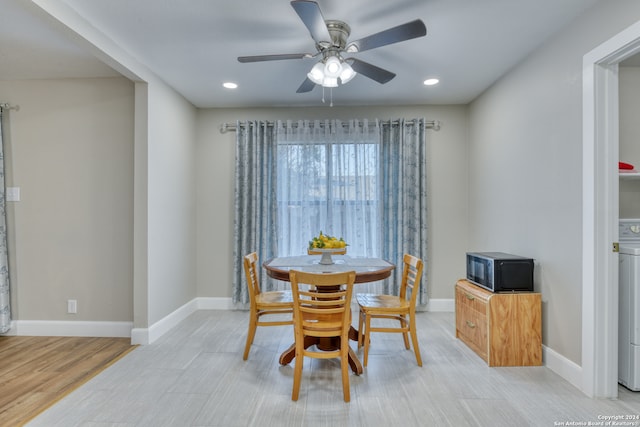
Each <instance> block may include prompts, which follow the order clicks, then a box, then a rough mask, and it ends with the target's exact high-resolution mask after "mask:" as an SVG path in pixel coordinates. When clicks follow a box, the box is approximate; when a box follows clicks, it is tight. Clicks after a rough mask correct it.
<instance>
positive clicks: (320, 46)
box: [238, 0, 427, 93]
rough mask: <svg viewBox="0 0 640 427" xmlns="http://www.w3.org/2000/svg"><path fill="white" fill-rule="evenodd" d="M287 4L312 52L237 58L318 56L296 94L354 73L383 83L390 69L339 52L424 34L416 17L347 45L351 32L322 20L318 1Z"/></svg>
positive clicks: (331, 85) (344, 80)
mask: <svg viewBox="0 0 640 427" xmlns="http://www.w3.org/2000/svg"><path fill="white" fill-rule="evenodd" d="M291 6H292V7H293V9H294V10H295V11H296V13H297V14H298V16H299V17H300V19H301V20H302V22H303V23H304V25H305V26H306V27H307V29H308V30H309V33H310V35H311V38H312V39H313V40H314V41H315V45H316V51H317V52H316V53H315V54H311V53H294V54H276V55H256V56H239V57H238V61H240V62H243V63H246V62H261V61H277V60H287V59H306V58H314V57H317V56H322V60H321V61H319V62H318V63H316V64H315V65H314V66H313V68H311V70H310V71H309V73H307V78H306V79H305V80H304V81H303V82H302V84H301V85H300V87H299V88H298V90H297V91H296V92H297V93H305V92H310V91H312V90H313V88H314V87H315V86H316V85H318V86H322V87H329V88H334V87H338V79H340V83H342V84H345V83H347V82H349V81H350V80H352V79H353V78H354V77H355V76H356V75H357V74H362V75H363V76H365V77H368V78H370V79H372V80H375V81H377V82H378V83H380V84H385V83H387V82H388V81H390V80H391V79H393V78H394V77H395V76H396V75H395V74H394V73H392V72H391V71H388V70H385V69H383V68H380V67H377V66H375V65H372V64H369V63H367V62H364V61H361V60H359V59H356V58H353V57H349V58H343V56H342V54H348V55H355V54H357V53H359V52H363V51H366V50H370V49H375V48H378V47H382V46H386V45H389V44H393V43H398V42H401V41H405V40H410V39H414V38H418V37H423V36H425V35H426V34H427V28H426V27H425V25H424V23H423V22H422V21H421V20H420V19H416V20H414V21H411V22H407V23H406V24H402V25H398V26H396V27H393V28H389V29H387V30H384V31H380V32H378V33H375V34H372V35H370V36H368V37H364V38H362V39H360V40H356V41H353V42H351V43H349V44H347V39H348V38H349V35H350V34H351V29H350V27H349V25H347V24H346V23H345V22H343V21H337V20H325V19H324V17H323V16H322V11H321V10H320V7H319V6H318V3H316V2H315V1H311V0H294V1H292V2H291Z"/></svg>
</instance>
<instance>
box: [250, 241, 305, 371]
mask: <svg viewBox="0 0 640 427" xmlns="http://www.w3.org/2000/svg"><path fill="white" fill-rule="evenodd" d="M257 264H258V254H256V253H255V252H252V253H250V254H249V255H245V257H244V273H245V275H246V276H247V287H248V292H249V302H250V314H249V332H248V333H247V343H246V344H245V346H244V355H243V357H242V358H243V359H244V360H247V358H248V357H249V349H250V348H251V344H253V338H254V337H255V335H256V329H257V328H258V326H282V325H293V298H292V297H291V292H290V291H270V292H262V291H261V290H260V281H259V279H258V270H257ZM270 314H279V315H283V314H284V315H286V316H287V318H286V319H284V320H271V321H261V320H260V318H261V317H262V316H265V315H270Z"/></svg>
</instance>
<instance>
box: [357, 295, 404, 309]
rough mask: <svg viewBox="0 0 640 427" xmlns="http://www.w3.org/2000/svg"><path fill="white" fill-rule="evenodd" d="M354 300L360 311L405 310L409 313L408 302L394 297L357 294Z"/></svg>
mask: <svg viewBox="0 0 640 427" xmlns="http://www.w3.org/2000/svg"><path fill="white" fill-rule="evenodd" d="M356 298H357V300H358V305H359V306H360V309H363V310H366V311H380V312H384V311H386V310H389V311H393V312H398V311H399V310H406V311H407V312H409V307H410V302H409V301H407V300H406V299H403V298H400V297H398V296H395V295H379V294H358V295H357V296H356Z"/></svg>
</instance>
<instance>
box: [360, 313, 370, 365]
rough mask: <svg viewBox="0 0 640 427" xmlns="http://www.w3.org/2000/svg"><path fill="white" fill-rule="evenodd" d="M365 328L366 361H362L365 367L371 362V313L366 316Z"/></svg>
mask: <svg viewBox="0 0 640 427" xmlns="http://www.w3.org/2000/svg"><path fill="white" fill-rule="evenodd" d="M364 323H365V326H364V359H363V361H362V365H363V366H365V367H366V366H367V362H368V361H369V344H370V342H371V332H370V331H371V316H370V315H369V313H366V314H365V322H364Z"/></svg>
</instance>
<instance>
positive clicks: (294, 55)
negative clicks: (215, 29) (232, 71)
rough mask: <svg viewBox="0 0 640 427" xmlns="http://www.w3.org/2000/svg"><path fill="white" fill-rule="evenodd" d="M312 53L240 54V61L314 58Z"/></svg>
mask: <svg viewBox="0 0 640 427" xmlns="http://www.w3.org/2000/svg"><path fill="white" fill-rule="evenodd" d="M312 57H313V55H311V54H310V53H284V54H280V55H255V56H238V61H239V62H261V61H280V60H282V59H304V58H312Z"/></svg>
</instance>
